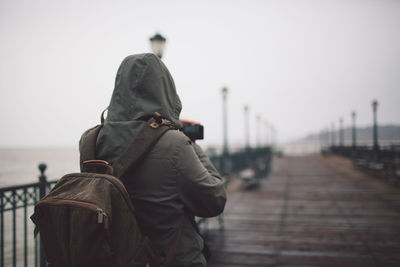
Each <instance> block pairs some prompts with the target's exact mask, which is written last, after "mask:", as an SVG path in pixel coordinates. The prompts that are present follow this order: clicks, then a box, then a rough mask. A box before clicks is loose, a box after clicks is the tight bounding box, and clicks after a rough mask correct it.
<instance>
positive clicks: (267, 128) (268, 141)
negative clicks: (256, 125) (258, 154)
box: [264, 121, 271, 146]
mask: <svg viewBox="0 0 400 267" xmlns="http://www.w3.org/2000/svg"><path fill="white" fill-rule="evenodd" d="M264 125H265V146H268V145H269V143H270V138H271V136H270V135H271V133H270V132H269V123H268V122H267V121H264Z"/></svg>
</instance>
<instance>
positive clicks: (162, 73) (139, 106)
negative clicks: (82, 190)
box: [96, 54, 182, 163]
mask: <svg viewBox="0 0 400 267" xmlns="http://www.w3.org/2000/svg"><path fill="white" fill-rule="evenodd" d="M181 109H182V105H181V101H180V99H179V96H178V94H177V93H176V89H175V84H174V81H173V79H172V77H171V74H170V73H169V71H168V69H167V67H166V66H165V65H164V63H163V62H162V61H161V60H160V59H159V58H158V57H157V56H155V55H154V54H138V55H131V56H128V57H126V58H125V59H124V60H123V61H122V63H121V65H120V67H119V69H118V72H117V77H116V79H115V88H114V91H113V94H112V97H111V102H110V105H109V107H108V114H107V119H106V121H105V124H104V126H103V128H102V129H101V131H100V133H99V136H98V138H97V143H96V157H97V158H98V159H102V158H105V157H106V158H111V159H112V160H111V161H110V163H113V161H115V160H116V158H117V157H118V155H119V154H120V153H122V152H123V150H124V149H125V148H126V146H128V145H129V143H131V142H132V140H134V138H135V137H136V136H137V134H138V133H139V131H140V130H141V128H142V127H143V126H144V124H145V122H146V121H147V120H148V119H149V118H150V117H151V116H152V115H153V114H154V112H158V113H160V114H161V116H162V117H163V118H166V119H168V120H170V121H171V122H172V123H173V124H175V126H177V127H178V128H180V127H181V126H182V125H181V123H180V121H179V115H180V112H181Z"/></svg>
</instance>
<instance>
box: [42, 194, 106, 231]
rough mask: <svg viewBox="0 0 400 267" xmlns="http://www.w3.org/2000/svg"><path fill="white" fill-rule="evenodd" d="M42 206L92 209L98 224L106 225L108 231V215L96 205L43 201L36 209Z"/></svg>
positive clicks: (77, 202)
mask: <svg viewBox="0 0 400 267" xmlns="http://www.w3.org/2000/svg"><path fill="white" fill-rule="evenodd" d="M41 205H52V206H70V207H81V208H85V209H90V210H92V211H95V212H96V213H97V223H101V224H104V228H105V229H108V216H107V214H106V213H105V212H104V211H103V210H102V209H101V208H100V207H99V206H97V205H96V204H93V203H89V202H83V201H78V200H71V199H55V198H53V199H43V200H41V201H39V203H38V204H37V205H36V207H38V206H41Z"/></svg>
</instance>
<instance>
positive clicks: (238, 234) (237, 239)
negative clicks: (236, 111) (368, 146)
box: [208, 156, 400, 267]
mask: <svg viewBox="0 0 400 267" xmlns="http://www.w3.org/2000/svg"><path fill="white" fill-rule="evenodd" d="M224 218H225V229H224V230H214V231H212V230H211V231H210V232H209V234H208V243H209V244H210V247H211V251H212V260H211V263H210V264H209V266H210V267H217V266H226V267H227V266H277V267H278V266H279V267H281V266H282V267H283V266H292V267H294V266H296V267H300V266H341V267H344V266H352V267H353V266H363V267H368V266H385V267H386V266H400V189H399V188H398V187H394V186H391V185H389V184H387V183H385V182H383V181H381V180H379V179H377V178H373V177H369V176H368V175H366V174H364V173H361V172H359V171H357V170H355V169H354V168H353V166H352V164H351V162H350V161H349V160H347V159H344V158H341V157H337V156H327V157H323V156H306V157H286V158H275V159H274V161H273V167H272V173H271V174H270V175H269V177H268V178H266V179H261V186H260V188H258V189H255V190H252V191H243V190H238V191H235V192H232V193H230V194H229V196H228V203H227V206H226V209H225V215H224Z"/></svg>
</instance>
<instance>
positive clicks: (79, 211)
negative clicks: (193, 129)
mask: <svg viewBox="0 0 400 267" xmlns="http://www.w3.org/2000/svg"><path fill="white" fill-rule="evenodd" d="M103 113H104V112H103ZM101 118H102V119H101V124H100V125H97V126H96V127H93V128H91V129H89V130H88V131H86V133H85V134H84V135H83V138H82V140H81V143H80V152H81V162H82V164H81V171H82V172H81V173H71V174H67V175H65V176H63V177H62V178H61V179H60V180H59V181H58V182H57V184H56V185H55V186H54V188H53V189H52V190H51V191H50V192H49V194H47V195H46V196H45V197H44V198H43V199H42V200H40V201H39V202H38V203H37V204H36V206H35V211H34V214H33V215H32V216H31V219H32V221H33V222H34V223H35V225H36V229H35V236H36V234H37V233H38V232H39V231H40V237H41V242H42V247H43V249H44V253H45V257H46V260H47V262H48V265H47V266H49V267H83V266H85V267H90V266H96V267H111V266H112V267H114V266H115V267H134V266H143V267H144V266H152V267H155V266H170V264H171V263H172V260H173V259H174V256H175V250H176V247H177V244H178V242H179V238H180V233H181V230H182V225H183V220H182V222H181V225H180V227H179V229H178V231H177V233H176V236H175V238H174V240H173V244H171V245H170V248H169V251H168V254H167V257H166V259H165V261H164V263H162V262H161V259H160V257H159V256H158V254H157V253H156V252H155V251H154V250H153V249H152V247H151V246H150V241H149V239H148V238H147V237H146V236H145V235H143V234H142V232H141V231H140V229H139V225H138V223H137V221H136V218H135V209H134V207H133V204H132V202H131V200H130V197H129V194H128V193H127V191H126V189H125V187H124V184H123V182H122V181H121V180H120V179H119V177H123V176H124V174H125V173H126V172H127V170H128V169H130V168H133V167H135V165H136V164H137V163H138V162H139V161H140V159H141V158H143V156H144V155H145V154H146V152H147V151H149V150H150V148H151V147H152V146H153V145H154V144H155V143H156V142H157V140H158V139H159V138H160V137H161V136H162V135H163V134H164V133H165V132H167V131H168V130H170V129H175V128H174V126H173V125H172V124H171V123H170V122H169V121H167V120H164V119H162V118H161V116H160V115H159V114H158V113H156V114H155V115H154V116H153V117H152V118H151V119H150V120H149V121H148V122H147V123H146V125H145V126H144V127H143V129H142V130H141V132H140V133H139V135H138V136H137V138H135V140H134V141H133V142H132V143H131V144H130V145H129V146H128V147H127V148H126V150H125V151H124V152H123V153H122V154H121V156H120V157H119V158H118V159H117V160H116V161H115V163H114V164H113V166H111V165H110V164H108V162H106V161H103V160H98V159H95V146H96V139H97V136H98V133H99V132H100V129H101V127H102V126H103V124H104V118H103V114H102V116H101Z"/></svg>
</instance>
